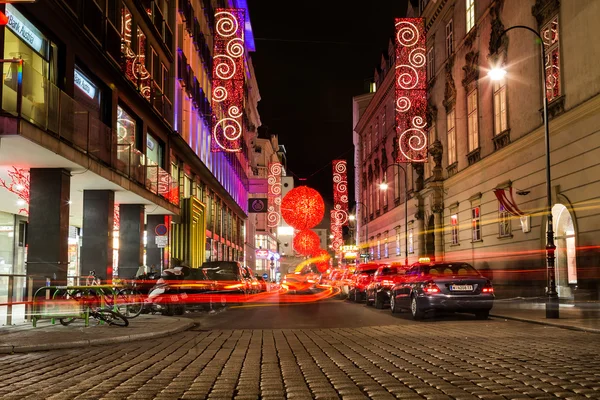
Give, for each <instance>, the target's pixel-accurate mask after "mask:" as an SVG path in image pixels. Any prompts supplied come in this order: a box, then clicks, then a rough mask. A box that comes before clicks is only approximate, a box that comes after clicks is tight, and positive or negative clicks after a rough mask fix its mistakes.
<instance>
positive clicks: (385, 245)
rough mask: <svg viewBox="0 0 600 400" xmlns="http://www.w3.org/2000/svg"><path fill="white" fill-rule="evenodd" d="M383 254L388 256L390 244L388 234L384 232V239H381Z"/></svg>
mask: <svg viewBox="0 0 600 400" xmlns="http://www.w3.org/2000/svg"><path fill="white" fill-rule="evenodd" d="M383 256H384V257H385V258H388V257H389V256H390V244H389V243H388V234H387V232H386V233H385V239H384V240H383Z"/></svg>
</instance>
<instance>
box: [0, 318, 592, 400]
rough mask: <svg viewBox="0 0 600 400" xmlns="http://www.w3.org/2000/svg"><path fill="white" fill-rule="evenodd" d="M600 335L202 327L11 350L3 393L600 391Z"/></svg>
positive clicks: (506, 328) (481, 324) (534, 394)
mask: <svg viewBox="0 0 600 400" xmlns="http://www.w3.org/2000/svg"><path fill="white" fill-rule="evenodd" d="M599 343H600V335H598V334H594V333H586V332H577V331H570V330H564V329H560V328H554V327H548V326H541V325H533V324H527V323H523V322H518V321H506V320H489V321H475V320H459V321H456V320H450V321H447V320H442V321H429V322H421V323H416V322H413V321H410V320H403V319H400V320H398V323H397V324H394V325H382V326H369V327H361V328H333V329H270V330H243V329H240V330H226V329H215V330H202V329H200V328H194V329H193V330H191V331H187V332H184V333H181V334H178V335H177V336H176V338H172V339H168V338H167V339H156V340H151V341H147V342H144V343H139V344H137V343H127V344H121V345H117V346H114V345H113V346H111V345H106V346H98V347H90V348H85V349H72V350H55V351H48V352H35V353H26V354H13V355H6V356H1V357H0V397H1V398H3V399H25V398H31V399H40V398H48V399H61V400H62V399H203V398H211V399H212V398H215V399H232V398H235V399H259V398H260V399H284V398H289V399H311V398H316V399H337V398H343V399H362V398H373V399H387V398H401V399H412V398H427V399H529V398H536V399H546V398H557V397H558V398H573V399H576V398H600V354H599V353H600V344H599Z"/></svg>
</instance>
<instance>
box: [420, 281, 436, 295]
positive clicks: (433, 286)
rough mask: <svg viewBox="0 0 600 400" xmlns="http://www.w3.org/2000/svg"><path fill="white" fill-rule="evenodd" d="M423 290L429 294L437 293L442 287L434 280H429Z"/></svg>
mask: <svg viewBox="0 0 600 400" xmlns="http://www.w3.org/2000/svg"><path fill="white" fill-rule="evenodd" d="M423 291H424V292H425V293H427V294H436V293H439V292H440V288H439V287H438V285H436V284H435V283H433V282H428V283H426V284H425V286H423Z"/></svg>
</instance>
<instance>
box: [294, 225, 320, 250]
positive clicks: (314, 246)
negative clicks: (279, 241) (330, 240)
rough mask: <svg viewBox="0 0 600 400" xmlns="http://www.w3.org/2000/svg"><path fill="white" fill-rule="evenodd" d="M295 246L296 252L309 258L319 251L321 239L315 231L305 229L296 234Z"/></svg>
mask: <svg viewBox="0 0 600 400" xmlns="http://www.w3.org/2000/svg"><path fill="white" fill-rule="evenodd" d="M293 244H294V250H296V252H298V253H300V254H302V255H305V256H307V255H310V254H314V253H315V252H316V251H317V250H319V247H320V245H321V239H319V235H317V234H316V233H314V232H313V231H311V230H309V229H305V230H302V231H300V232H297V233H296V235H295V236H294V242H293Z"/></svg>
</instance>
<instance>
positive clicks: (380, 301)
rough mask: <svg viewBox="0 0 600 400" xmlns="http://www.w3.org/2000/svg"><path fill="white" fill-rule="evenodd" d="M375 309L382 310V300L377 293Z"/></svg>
mask: <svg viewBox="0 0 600 400" xmlns="http://www.w3.org/2000/svg"><path fill="white" fill-rule="evenodd" d="M374 297H375V308H377V309H379V310H381V309H382V308H383V299H382V298H381V295H380V294H379V293H375V296H374Z"/></svg>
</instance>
